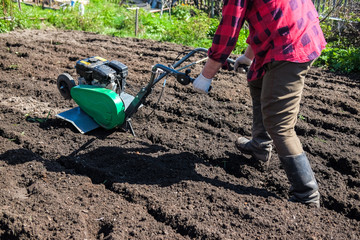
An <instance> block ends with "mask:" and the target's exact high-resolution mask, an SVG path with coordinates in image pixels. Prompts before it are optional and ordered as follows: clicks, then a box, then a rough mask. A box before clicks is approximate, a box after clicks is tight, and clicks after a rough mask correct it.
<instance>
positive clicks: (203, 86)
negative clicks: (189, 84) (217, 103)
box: [193, 73, 212, 93]
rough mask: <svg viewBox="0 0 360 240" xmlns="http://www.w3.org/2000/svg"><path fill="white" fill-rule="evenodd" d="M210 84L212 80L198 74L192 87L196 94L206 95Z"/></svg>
mask: <svg viewBox="0 0 360 240" xmlns="http://www.w3.org/2000/svg"><path fill="white" fill-rule="evenodd" d="M211 82H212V79H209V78H206V77H204V75H202V73H200V75H199V76H198V77H197V78H196V79H195V80H194V82H193V86H194V89H195V90H196V91H198V92H201V93H208V92H209V88H210V85H211Z"/></svg>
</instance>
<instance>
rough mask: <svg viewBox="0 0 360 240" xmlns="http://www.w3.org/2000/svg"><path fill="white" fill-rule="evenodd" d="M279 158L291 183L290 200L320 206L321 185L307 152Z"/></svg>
mask: <svg viewBox="0 0 360 240" xmlns="http://www.w3.org/2000/svg"><path fill="white" fill-rule="evenodd" d="M279 158H280V161H281V163H282V165H283V167H284V170H285V172H286V175H287V177H288V179H289V181H290V184H291V188H290V194H292V196H291V197H290V199H289V201H292V202H300V203H303V204H306V205H309V206H314V207H318V208H319V207H320V193H319V191H318V190H319V187H318V185H317V182H316V179H315V176H314V173H313V171H312V169H311V166H310V163H309V160H308V158H307V157H306V155H305V153H301V154H299V155H294V156H286V157H279Z"/></svg>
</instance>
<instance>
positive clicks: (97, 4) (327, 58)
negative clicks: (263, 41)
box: [0, 0, 360, 73]
mask: <svg viewBox="0 0 360 240" xmlns="http://www.w3.org/2000/svg"><path fill="white" fill-rule="evenodd" d="M355 1H356V2H357V3H359V0H355ZM123 2H124V1H119V0H112V1H106V0H91V1H90V3H89V4H88V5H86V6H85V14H83V15H82V14H80V11H79V8H78V7H79V4H78V3H76V4H75V6H74V7H70V5H64V6H62V7H58V10H54V9H46V8H42V7H41V6H29V5H25V4H23V3H22V4H21V5H20V4H19V3H18V2H13V1H11V0H0V9H1V10H0V33H1V32H8V31H12V30H14V29H25V28H35V29H42V28H49V27H55V28H60V29H69V30H81V31H90V32H96V33H99V34H107V35H112V36H117V37H138V38H147V39H154V40H158V41H168V42H174V43H177V44H183V45H186V46H193V47H205V48H208V47H210V46H211V42H212V37H213V36H214V33H215V31H216V28H217V26H218V24H219V21H220V15H219V11H220V9H221V4H220V2H221V1H215V4H214V9H215V10H212V8H211V7H210V5H209V4H203V5H201V3H202V1H200V2H198V4H192V5H187V4H184V3H182V2H177V4H176V6H175V7H173V8H172V11H171V14H169V12H168V11H165V12H164V14H163V15H162V16H160V13H159V12H157V13H150V12H149V11H147V10H144V9H142V8H140V9H139V15H138V16H139V18H138V25H137V26H138V29H137V31H136V36H135V20H136V19H135V10H134V9H131V8H130V6H129V5H126V4H121V6H120V4H119V3H123ZM203 3H210V1H205V2H203ZM358 6H359V5H358ZM200 9H201V10H200ZM213 14H214V17H213V18H210V16H211V15H213ZM344 19H345V20H344V21H342V22H341V24H342V26H341V28H342V29H340V28H339V23H338V22H334V21H333V20H326V21H323V22H322V29H323V30H324V33H325V36H326V39H327V42H328V47H327V49H326V50H324V51H323V54H322V56H321V57H320V58H319V59H318V60H317V62H316V63H315V64H316V65H318V66H325V67H327V68H329V69H330V70H333V71H338V72H344V73H359V72H360V44H359V42H360V41H359V38H360V37H359V35H360V34H359V26H360V25H359V22H360V19H359V17H358V14H356V12H355V13H350V14H348V15H347V17H346V18H344ZM247 35H248V30H247V28H246V26H245V27H244V28H243V29H242V31H241V33H240V36H239V41H238V42H237V45H236V48H235V49H234V53H235V54H241V53H242V52H243V51H244V49H245V48H246V42H245V41H246V38H247Z"/></svg>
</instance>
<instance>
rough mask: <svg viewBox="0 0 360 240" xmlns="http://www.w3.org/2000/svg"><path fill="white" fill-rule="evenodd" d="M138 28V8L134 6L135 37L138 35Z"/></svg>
mask: <svg viewBox="0 0 360 240" xmlns="http://www.w3.org/2000/svg"><path fill="white" fill-rule="evenodd" d="M138 28H139V8H138V7H137V8H136V12H135V37H137V35H138Z"/></svg>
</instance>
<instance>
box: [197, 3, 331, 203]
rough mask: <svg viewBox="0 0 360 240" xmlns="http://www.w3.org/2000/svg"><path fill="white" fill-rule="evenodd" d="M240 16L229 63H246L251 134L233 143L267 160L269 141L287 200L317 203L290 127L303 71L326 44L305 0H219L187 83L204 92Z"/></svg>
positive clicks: (228, 50)
mask: <svg viewBox="0 0 360 240" xmlns="http://www.w3.org/2000/svg"><path fill="white" fill-rule="evenodd" d="M244 21H247V22H248V24H249V30H250V34H249V37H248V39H247V43H248V44H249V46H248V48H247V49H246V51H245V53H244V54H243V55H241V56H240V57H238V58H237V59H236V63H235V66H234V67H235V69H236V68H238V66H239V65H240V64H246V65H251V66H250V69H249V71H248V75H247V77H248V83H249V87H250V93H251V97H252V102H253V124H252V139H251V140H250V139H247V138H245V137H240V138H238V139H237V140H236V143H235V144H236V147H237V148H238V149H239V150H240V151H241V152H243V153H247V154H251V155H252V156H253V157H254V158H255V159H256V160H259V161H264V162H268V161H270V158H271V151H272V143H273V144H274V145H275V147H276V150H277V152H278V155H279V158H280V161H281V163H282V166H283V168H284V170H285V172H286V174H287V177H288V179H289V181H290V184H291V189H290V192H291V194H292V196H291V198H290V199H289V200H290V201H294V202H301V203H304V204H307V205H313V206H316V207H319V206H320V194H319V191H318V185H317V182H316V179H315V177H314V173H313V171H312V169H311V166H310V164H309V161H308V158H307V156H306V155H305V153H304V151H303V148H302V145H301V143H300V141H299V139H298V137H297V135H296V132H295V129H294V128H295V124H296V120H297V115H298V112H299V106H300V100H301V94H302V90H303V87H304V79H305V75H306V73H307V72H308V70H309V68H310V66H311V64H312V63H313V61H314V60H315V59H316V58H317V57H319V55H320V53H321V51H322V50H323V49H324V48H325V45H326V42H325V39H324V35H323V33H322V31H321V29H320V25H319V19H318V13H317V12H316V10H315V8H314V5H313V3H312V1H311V0H276V1H275V0H225V1H224V6H223V11H222V20H221V22H220V24H219V26H218V29H217V31H216V33H215V36H214V39H213V44H212V46H211V48H210V49H209V50H208V56H209V59H208V61H207V62H206V64H205V66H204V68H203V70H202V72H201V74H200V75H199V76H198V77H197V78H196V79H195V81H194V84H193V85H194V88H195V89H196V90H198V91H200V92H205V93H207V92H208V89H209V87H210V84H211V81H212V78H213V77H214V75H215V74H216V73H217V72H218V70H219V69H220V67H221V66H222V65H223V64H224V63H225V62H226V59H227V58H228V56H229V55H230V53H231V51H232V50H233V49H234V47H235V44H236V41H237V39H238V35H239V32H240V29H241V27H242V26H243V23H244Z"/></svg>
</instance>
